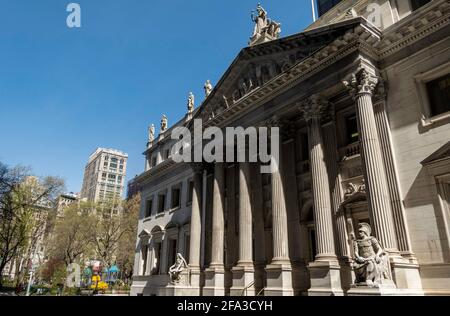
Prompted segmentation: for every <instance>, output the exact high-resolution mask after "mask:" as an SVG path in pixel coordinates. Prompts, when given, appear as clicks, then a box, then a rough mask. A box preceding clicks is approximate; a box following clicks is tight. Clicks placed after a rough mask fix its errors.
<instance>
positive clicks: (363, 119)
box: [356, 92, 397, 251]
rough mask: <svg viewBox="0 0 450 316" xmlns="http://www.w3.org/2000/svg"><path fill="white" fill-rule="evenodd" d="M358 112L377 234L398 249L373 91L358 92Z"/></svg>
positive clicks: (370, 204)
mask: <svg viewBox="0 0 450 316" xmlns="http://www.w3.org/2000/svg"><path fill="white" fill-rule="evenodd" d="M356 114H357V119H358V127H359V133H360V140H361V157H362V161H363V166H364V177H365V180H366V185H367V189H368V190H367V195H368V200H369V207H370V209H371V215H372V219H373V225H374V230H375V235H376V236H377V237H378V239H379V241H380V242H381V244H382V246H383V247H385V248H386V249H389V250H391V251H397V241H396V239H395V230H394V225H393V218H392V208H391V204H390V201H389V193H388V192H389V190H388V186H387V183H386V178H385V174H386V173H385V168H384V164H383V158H382V155H381V147H380V142H379V138H378V131H377V127H376V122H375V115H374V111H373V104H372V94H371V93H369V92H365V93H358V94H357V95H356Z"/></svg>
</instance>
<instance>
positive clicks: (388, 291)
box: [347, 281, 401, 296]
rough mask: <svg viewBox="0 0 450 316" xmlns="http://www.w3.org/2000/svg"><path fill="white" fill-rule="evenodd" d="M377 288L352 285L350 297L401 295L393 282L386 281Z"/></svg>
mask: <svg viewBox="0 0 450 316" xmlns="http://www.w3.org/2000/svg"><path fill="white" fill-rule="evenodd" d="M385 282H386V283H385V284H380V285H379V286H377V287H369V286H364V285H351V288H350V290H349V291H348V292H347V295H348V296H397V295H401V294H400V292H399V291H398V290H397V288H396V286H395V284H394V283H393V282H392V281H385Z"/></svg>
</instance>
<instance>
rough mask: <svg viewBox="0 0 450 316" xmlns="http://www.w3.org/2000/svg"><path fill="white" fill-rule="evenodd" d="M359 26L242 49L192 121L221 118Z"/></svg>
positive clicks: (349, 24)
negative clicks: (232, 108)
mask: <svg viewBox="0 0 450 316" xmlns="http://www.w3.org/2000/svg"><path fill="white" fill-rule="evenodd" d="M360 23H361V20H359V19H355V20H352V21H347V22H345V23H339V24H337V25H335V26H328V27H326V28H322V29H315V30H311V31H307V32H302V33H298V34H295V35H292V36H289V37H285V38H281V39H278V40H273V41H271V42H267V43H263V44H259V45H255V46H251V47H247V48H244V49H242V50H241V52H240V53H239V54H238V56H237V57H236V58H235V60H234V61H233V63H232V64H231V65H230V67H229V68H228V69H227V71H226V72H225V74H224V75H223V76H222V78H221V79H220V80H219V82H218V83H217V85H216V86H215V87H214V89H213V91H212V92H211V94H210V95H209V96H208V97H207V98H206V99H205V100H204V101H203V103H202V105H201V106H200V108H199V110H198V111H197V113H196V115H195V116H194V118H198V119H199V118H201V119H202V120H203V122H206V121H209V120H211V119H214V118H215V117H216V116H218V115H221V113H223V112H225V111H227V110H228V109H229V108H230V107H232V106H233V105H234V104H236V103H238V102H239V101H240V100H241V99H243V98H245V97H246V96H248V95H249V94H251V93H252V92H255V91H256V90H258V89H260V88H261V87H263V86H265V85H267V84H268V83H269V82H271V81H272V80H273V79H274V78H276V77H278V76H280V75H281V74H283V73H286V72H289V70H290V69H291V68H292V67H293V66H295V65H297V64H299V63H301V62H302V61H304V60H305V59H307V58H308V57H310V56H311V55H313V54H314V53H315V52H317V51H319V50H321V49H322V48H324V47H326V46H327V45H329V44H330V43H332V42H333V41H335V40H336V39H337V38H339V37H341V36H343V35H344V34H345V33H346V32H347V31H348V30H350V29H352V28H354V27H356V26H357V25H359V24H360Z"/></svg>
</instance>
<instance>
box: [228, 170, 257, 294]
mask: <svg viewBox="0 0 450 316" xmlns="http://www.w3.org/2000/svg"><path fill="white" fill-rule="evenodd" d="M252 225H253V220H252V206H251V203H250V164H249V163H248V162H241V163H239V260H238V264H237V266H236V267H234V268H233V269H232V272H233V286H232V288H231V295H233V296H234V295H238V296H242V295H254V294H255V287H254V278H255V277H254V272H255V269H254V265H253V230H252Z"/></svg>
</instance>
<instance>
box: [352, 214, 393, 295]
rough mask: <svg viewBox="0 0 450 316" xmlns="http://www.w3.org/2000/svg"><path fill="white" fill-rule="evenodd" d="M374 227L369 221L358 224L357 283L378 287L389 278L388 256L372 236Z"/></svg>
mask: <svg viewBox="0 0 450 316" xmlns="http://www.w3.org/2000/svg"><path fill="white" fill-rule="evenodd" d="M371 232H372V229H371V227H370V225H369V224H367V223H360V224H359V225H358V238H359V239H355V240H354V243H353V247H354V251H355V258H354V260H355V262H354V263H353V268H354V270H355V274H356V282H355V283H356V285H362V286H364V285H367V286H369V287H378V286H379V285H380V284H382V283H383V280H389V279H390V276H389V264H388V262H389V261H388V260H389V258H388V256H387V254H386V252H385V251H384V250H383V248H382V247H381V245H380V243H379V242H378V240H377V239H376V238H375V237H373V236H371Z"/></svg>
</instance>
